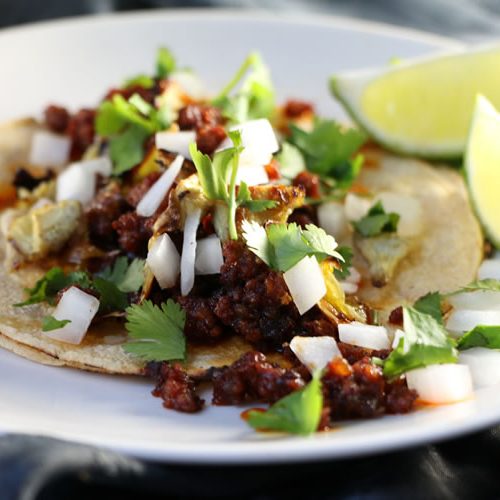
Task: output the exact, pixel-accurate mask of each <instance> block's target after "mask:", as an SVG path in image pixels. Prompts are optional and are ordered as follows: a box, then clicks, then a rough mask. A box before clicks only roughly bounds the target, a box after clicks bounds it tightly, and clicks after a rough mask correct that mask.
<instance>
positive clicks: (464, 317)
mask: <svg viewBox="0 0 500 500" xmlns="http://www.w3.org/2000/svg"><path fill="white" fill-rule="evenodd" d="M477 325H485V326H496V325H500V310H499V311H470V310H466V309H456V310H454V311H452V313H451V314H450V316H449V317H448V320H447V321H446V328H447V329H448V330H450V332H452V333H454V334H461V333H462V332H467V331H469V330H472V328H474V327H475V326H477Z"/></svg>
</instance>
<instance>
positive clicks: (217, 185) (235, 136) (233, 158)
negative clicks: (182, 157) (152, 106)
mask: <svg viewBox="0 0 500 500" xmlns="http://www.w3.org/2000/svg"><path fill="white" fill-rule="evenodd" d="M229 138H230V139H231V140H232V142H233V147H231V148H228V149H224V150H222V151H218V152H216V153H215V154H214V156H213V159H212V158H210V156H208V155H206V154H203V153H202V152H201V151H199V150H198V148H197V146H196V144H195V143H192V144H190V146H189V152H190V154H191V158H192V160H193V163H194V165H195V167H196V171H197V172H198V178H199V180H200V184H201V187H202V189H203V192H204V194H205V196H206V197H207V198H208V199H209V200H213V201H220V202H223V203H224V204H226V205H227V207H228V227H229V237H230V238H231V239H233V240H236V239H238V232H237V229H236V210H237V208H238V207H239V206H244V207H247V208H249V209H250V210H252V211H256V212H258V211H262V210H266V209H268V208H272V207H274V206H275V204H276V203H275V202H274V201H272V200H253V199H252V195H251V193H250V190H249V189H248V186H247V185H246V184H245V183H244V182H242V183H240V186H239V189H238V193H237V194H236V179H237V174H238V167H239V158H240V154H241V152H242V151H243V146H242V143H241V133H240V131H238V130H234V131H231V132H229Z"/></svg>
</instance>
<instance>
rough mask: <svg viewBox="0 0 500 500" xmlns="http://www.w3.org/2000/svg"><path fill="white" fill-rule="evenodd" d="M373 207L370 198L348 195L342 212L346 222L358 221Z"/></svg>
mask: <svg viewBox="0 0 500 500" xmlns="http://www.w3.org/2000/svg"><path fill="white" fill-rule="evenodd" d="M372 205H373V200H372V199H371V198H366V197H364V196H358V195H356V194H353V193H348V194H347V196H346V197H345V202H344V211H345V216H346V217H347V220H351V221H353V220H358V219H361V217H364V216H365V215H366V214H367V213H368V210H370V208H371V207H372Z"/></svg>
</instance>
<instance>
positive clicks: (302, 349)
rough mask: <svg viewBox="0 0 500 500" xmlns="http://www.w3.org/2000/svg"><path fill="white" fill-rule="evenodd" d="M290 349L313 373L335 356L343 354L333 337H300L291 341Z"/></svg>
mask: <svg viewBox="0 0 500 500" xmlns="http://www.w3.org/2000/svg"><path fill="white" fill-rule="evenodd" d="M290 349H291V350H292V351H293V352H294V354H295V356H297V358H298V359H299V361H300V362H301V363H302V364H303V365H305V366H307V368H308V369H309V371H310V372H311V373H314V372H315V371H316V370H322V369H323V368H324V367H325V366H326V365H327V364H328V363H329V362H330V361H331V360H332V359H333V358H336V357H338V356H340V357H341V356H342V354H341V353H340V350H339V348H338V346H337V342H335V339H334V338H333V337H326V336H324V337H299V336H296V337H294V338H293V339H292V341H291V342H290Z"/></svg>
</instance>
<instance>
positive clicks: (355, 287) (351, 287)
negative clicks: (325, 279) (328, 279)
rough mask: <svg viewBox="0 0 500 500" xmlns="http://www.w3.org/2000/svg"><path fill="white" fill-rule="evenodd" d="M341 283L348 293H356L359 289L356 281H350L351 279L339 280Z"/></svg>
mask: <svg viewBox="0 0 500 500" xmlns="http://www.w3.org/2000/svg"><path fill="white" fill-rule="evenodd" d="M339 285H340V287H341V288H342V290H344V293H345V294H346V295H354V294H355V293H356V292H357V291H358V285H356V283H350V282H349V281H339Z"/></svg>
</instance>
